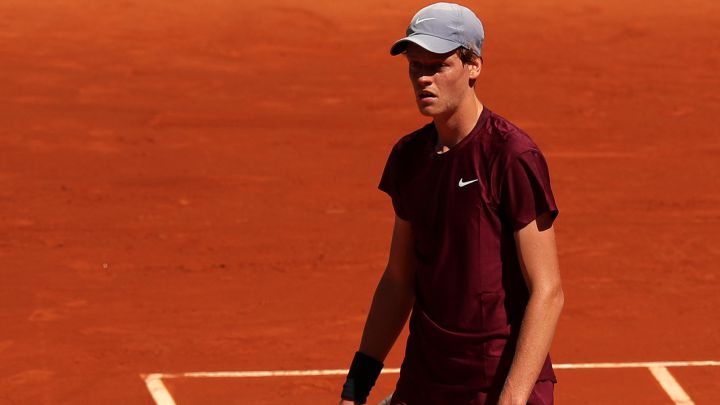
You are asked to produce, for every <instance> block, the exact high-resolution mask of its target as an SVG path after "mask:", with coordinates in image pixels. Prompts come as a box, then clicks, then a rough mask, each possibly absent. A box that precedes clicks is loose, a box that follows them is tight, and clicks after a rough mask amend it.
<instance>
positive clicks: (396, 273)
mask: <svg viewBox="0 0 720 405" xmlns="http://www.w3.org/2000/svg"><path fill="white" fill-rule="evenodd" d="M413 244H414V237H413V233H412V227H411V226H410V222H408V221H405V220H403V219H401V218H400V217H398V216H395V225H394V226H393V234H392V242H391V243H390V256H389V258H388V263H387V267H386V268H385V272H384V273H383V275H382V278H381V279H380V282H379V283H378V286H377V288H376V289H375V294H374V296H373V300H372V305H371V306H370V312H369V313H368V317H367V320H366V321H365V329H364V330H363V335H362V340H361V341H360V348H359V350H358V351H360V352H361V353H364V354H366V355H368V356H370V357H372V358H374V359H376V360H378V361H380V362H382V361H384V360H385V357H386V356H387V354H388V352H390V349H391V348H392V346H393V344H394V343H395V340H397V337H398V335H399V334H400V332H401V331H402V328H403V327H404V326H405V322H406V321H407V319H408V315H409V314H410V310H411V309H412V306H413V304H414V303H415V269H416V265H417V261H416V258H415V254H414V248H413ZM356 403H357V402H356ZM340 404H341V405H345V404H353V402H352V401H346V400H341V401H340Z"/></svg>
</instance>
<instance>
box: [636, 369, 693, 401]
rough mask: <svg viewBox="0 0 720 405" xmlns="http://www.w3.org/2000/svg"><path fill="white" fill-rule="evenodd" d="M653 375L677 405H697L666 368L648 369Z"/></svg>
mask: <svg viewBox="0 0 720 405" xmlns="http://www.w3.org/2000/svg"><path fill="white" fill-rule="evenodd" d="M648 369H649V370H650V372H651V373H652V375H653V376H654V377H655V379H656V380H658V382H659V383H660V386H662V387H663V389H664V390H665V392H667V394H668V395H669V396H670V399H672V400H673V401H674V402H675V404H676V405H695V402H693V401H692V399H690V396H689V395H688V394H687V392H685V390H684V389H683V388H682V387H681V386H680V383H678V382H677V380H676V379H675V377H673V375H672V374H670V372H669V371H668V369H667V368H665V367H657V366H654V367H648Z"/></svg>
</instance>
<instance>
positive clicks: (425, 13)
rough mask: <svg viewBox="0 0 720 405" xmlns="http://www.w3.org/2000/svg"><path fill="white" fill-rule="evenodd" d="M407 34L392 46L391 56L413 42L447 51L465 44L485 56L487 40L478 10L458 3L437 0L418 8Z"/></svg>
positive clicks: (436, 51)
mask: <svg viewBox="0 0 720 405" xmlns="http://www.w3.org/2000/svg"><path fill="white" fill-rule="evenodd" d="M405 35H407V36H406V37H405V38H403V39H401V40H399V41H397V42H395V43H394V44H393V46H392V48H390V54H391V55H398V54H401V53H403V52H405V49H406V48H407V46H408V44H409V43H411V42H412V43H414V44H417V45H420V46H421V47H423V48H425V49H427V50H428V51H430V52H432V53H447V52H450V51H452V50H454V49H457V48H459V47H464V48H467V49H470V50H471V51H473V52H475V53H476V54H477V55H478V56H481V55H482V54H481V50H482V44H483V40H484V39H485V31H484V30H483V26H482V23H481V22H480V20H479V19H478V18H477V16H475V13H473V12H472V11H471V10H470V9H469V8H467V7H463V6H461V5H459V4H454V3H435V4H431V5H429V6H427V7H425V8H423V9H422V10H420V11H418V12H417V14H415V16H414V17H413V19H412V21H410V25H409V26H408V28H407V31H406V33H405Z"/></svg>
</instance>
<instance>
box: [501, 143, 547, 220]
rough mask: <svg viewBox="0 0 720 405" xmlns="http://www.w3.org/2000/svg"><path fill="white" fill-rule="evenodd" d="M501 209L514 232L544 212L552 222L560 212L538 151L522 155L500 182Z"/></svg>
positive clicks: (529, 151)
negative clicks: (547, 213)
mask: <svg viewBox="0 0 720 405" xmlns="http://www.w3.org/2000/svg"><path fill="white" fill-rule="evenodd" d="M500 209H501V211H502V213H503V215H504V218H505V219H506V220H507V221H508V223H509V224H510V225H511V226H512V228H513V230H514V231H517V230H519V229H522V228H524V227H525V226H526V225H527V224H529V223H530V222H532V221H534V220H535V219H536V218H537V217H539V216H540V215H542V214H544V213H546V212H550V214H551V215H550V217H551V220H552V221H554V220H555V218H556V217H557V215H558V213H559V211H558V208H557V205H556V204H555V197H554V196H553V193H552V189H551V187H550V173H549V170H548V166H547V162H545V158H544V157H543V155H542V153H541V152H540V151H538V150H534V149H532V150H528V151H525V152H523V153H521V154H519V155H518V156H516V157H515V159H514V160H513V161H512V162H511V163H510V166H509V167H508V169H507V171H506V173H505V177H504V179H503V181H502V186H501V195H500Z"/></svg>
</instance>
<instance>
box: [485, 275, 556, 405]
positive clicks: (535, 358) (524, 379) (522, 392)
mask: <svg viewBox="0 0 720 405" xmlns="http://www.w3.org/2000/svg"><path fill="white" fill-rule="evenodd" d="M563 301H564V298H563V292H562V289H560V288H558V289H557V290H552V291H549V292H544V293H534V294H532V295H531V296H530V300H529V301H528V305H527V308H526V310H525V316H524V317H523V321H522V326H521V328H520V336H519V338H518V344H517V349H516V352H515V357H514V358H513V363H512V367H511V368H510V373H509V374H508V377H507V379H506V380H505V386H504V387H503V391H502V394H501V396H500V402H499V404H500V405H511V404H512V405H515V404H523V405H524V404H526V403H527V400H528V398H529V396H530V393H531V392H532V389H533V386H534V385H535V382H536V380H537V377H538V375H539V374H540V370H541V368H542V366H543V364H544V362H545V358H546V356H547V354H548V352H549V351H550V345H551V343H552V339H553V336H554V335H555V328H556V326H557V322H558V318H559V317H560V311H561V310H562V306H563Z"/></svg>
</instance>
